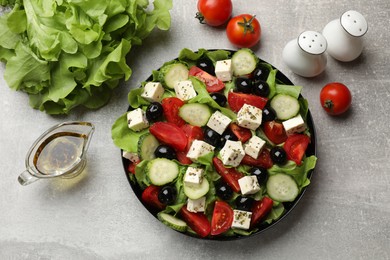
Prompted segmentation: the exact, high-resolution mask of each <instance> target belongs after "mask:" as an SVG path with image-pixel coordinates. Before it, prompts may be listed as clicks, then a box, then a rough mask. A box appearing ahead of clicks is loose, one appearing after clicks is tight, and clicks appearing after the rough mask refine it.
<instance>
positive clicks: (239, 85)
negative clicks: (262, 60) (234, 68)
mask: <svg viewBox="0 0 390 260" xmlns="http://www.w3.org/2000/svg"><path fill="white" fill-rule="evenodd" d="M235 86H236V90H237V91H238V92H242V93H251V92H252V88H253V87H252V81H251V80H250V79H248V78H237V79H236V81H235Z"/></svg>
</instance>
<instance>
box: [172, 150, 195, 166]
mask: <svg viewBox="0 0 390 260" xmlns="http://www.w3.org/2000/svg"><path fill="white" fill-rule="evenodd" d="M176 159H177V160H178V161H179V162H180V163H181V164H184V165H190V164H192V163H193V161H191V159H190V158H188V157H187V152H186V151H184V152H176Z"/></svg>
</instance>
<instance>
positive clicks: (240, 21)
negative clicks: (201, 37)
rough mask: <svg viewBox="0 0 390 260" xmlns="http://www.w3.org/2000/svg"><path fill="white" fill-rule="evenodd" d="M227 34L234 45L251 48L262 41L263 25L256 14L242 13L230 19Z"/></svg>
mask: <svg viewBox="0 0 390 260" xmlns="http://www.w3.org/2000/svg"><path fill="white" fill-rule="evenodd" d="M226 35H227V37H228V39H229V41H230V42H231V43H232V44H233V45H234V46H236V47H238V48H251V47H253V46H255V45H256V44H257V43H258V42H259V41H260V37H261V26H260V23H259V21H258V20H257V19H256V17H255V16H254V15H250V14H241V15H238V16H235V17H233V18H232V19H230V21H229V23H228V25H227V27H226Z"/></svg>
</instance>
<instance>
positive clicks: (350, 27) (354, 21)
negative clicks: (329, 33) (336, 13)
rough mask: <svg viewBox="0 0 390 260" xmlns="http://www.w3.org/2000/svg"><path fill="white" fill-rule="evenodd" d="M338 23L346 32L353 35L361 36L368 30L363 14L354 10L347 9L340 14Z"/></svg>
mask: <svg viewBox="0 0 390 260" xmlns="http://www.w3.org/2000/svg"><path fill="white" fill-rule="evenodd" d="M340 23H341V26H342V27H343V28H344V30H346V31H347V33H349V34H350V35H352V36H355V37H360V36H363V35H364V34H365V33H366V32H367V30H368V25H367V21H366V19H365V18H364V16H363V15H362V14H361V13H359V12H357V11H354V10H349V11H347V12H345V13H344V14H343V15H341V17H340Z"/></svg>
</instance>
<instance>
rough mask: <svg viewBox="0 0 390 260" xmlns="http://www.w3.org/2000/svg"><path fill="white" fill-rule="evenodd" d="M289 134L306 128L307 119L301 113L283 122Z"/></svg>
mask: <svg viewBox="0 0 390 260" xmlns="http://www.w3.org/2000/svg"><path fill="white" fill-rule="evenodd" d="M282 124H283V127H284V130H285V131H286V134H287V135H292V134H295V133H301V132H303V131H305V130H306V124H305V121H303V118H302V116H301V115H300V114H298V115H297V116H295V117H293V118H290V119H288V120H286V121H283V122H282Z"/></svg>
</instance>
